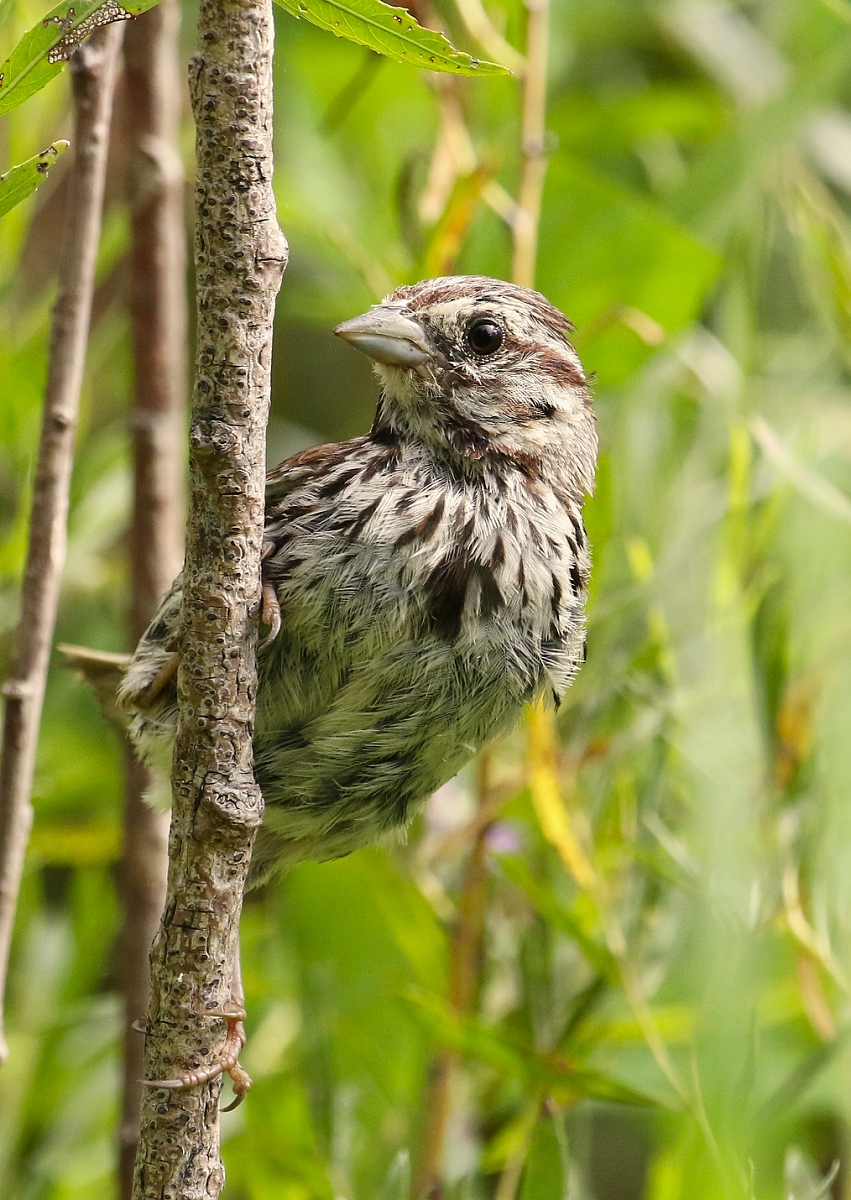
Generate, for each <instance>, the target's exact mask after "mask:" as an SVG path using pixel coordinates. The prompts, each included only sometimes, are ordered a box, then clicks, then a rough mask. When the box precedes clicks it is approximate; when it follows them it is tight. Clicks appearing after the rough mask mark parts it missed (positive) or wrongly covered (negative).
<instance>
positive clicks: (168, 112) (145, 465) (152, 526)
mask: <svg viewBox="0 0 851 1200" xmlns="http://www.w3.org/2000/svg"><path fill="white" fill-rule="evenodd" d="M179 27H180V10H179V8H178V6H177V2H176V0H162V3H160V4H158V5H157V7H156V8H153V9H151V10H150V11H149V12H146V13H143V14H142V16H140V17H139V18H137V20H135V21H131V22H130V23H129V24H128V26H127V29H126V32H125V35H124V86H125V93H124V94H125V103H126V112H127V126H128V135H129V137H128V140H129V142H130V152H131V158H130V179H129V184H130V212H131V228H132V244H131V254H130V260H131V280H130V288H131V291H130V316H131V330H132V339H133V365H134V397H133V462H134V489H133V517H132V522H131V526H130V575H131V608H130V614H129V637H130V643H131V645H133V646H135V645H136V643H137V642H138V640H139V638H140V637H141V635H142V634H143V633H144V631H145V629H146V628H147V626H148V623H149V621H150V620H151V618H152V617H153V616H154V614H155V612H156V610H157V606H158V604H159V602H160V600H161V599H162V597H163V595H164V594H165V592H166V591H167V590H168V588H169V586H170V584H171V581H172V580H173V578H174V577H175V575H176V574H177V573H178V571H179V570H180V565H181V560H182V555H183V514H184V502H183V501H184V497H183V493H184V462H183V453H182V446H183V436H184V432H183V430H184V421H185V415H186V399H187V397H186V391H187V382H188V379H187V362H186V332H187V330H186V326H187V321H186V245H185V240H186V239H185V232H184V213H183V195H184V175H183V165H182V163H181V161H180V155H179V153H178V135H179V128H180V111H181V98H182V86H181V85H182V80H181V77H180V68H179V59H178V44H177V42H178V33H179ZM125 746H126V755H127V774H126V798H125V808H124V851H123V856H122V864H121V895H122V907H123V920H122V929H121V934H120V950H121V985H122V996H123V1002H124V1046H123V1050H124V1053H123V1082H122V1103H121V1123H120V1126H119V1135H118V1136H119V1182H120V1195H121V1197H122V1200H129V1197H130V1195H131V1193H132V1188H133V1165H134V1162H135V1158H136V1147H137V1145H138V1142H139V1109H140V1103H141V1093H142V1085H141V1082H140V1081H141V1077H142V1070H143V1064H142V1057H143V1049H144V1043H143V1042H142V1039H141V1038H140V1037H139V1034H138V1033H137V1032H136V1031H135V1030H134V1029H133V1028H132V1026H133V1022H134V1021H138V1020H140V1018H142V1017H143V1015H144V1014H145V1013H146V1012H147V1011H148V1000H149V994H150V968H149V953H150V949H151V943H152V941H153V938H154V933H155V932H156V928H157V924H158V922H159V919H160V916H161V914H162V910H163V903H164V900H165V888H166V874H167V869H168V818H167V816H166V815H165V814H164V813H160V812H155V811H154V810H153V809H152V808H151V807H150V806H149V805H147V804H146V803H145V802H144V799H143V796H144V794H145V792H146V791H147V790H148V788H149V787H150V783H151V780H150V777H149V772H148V769H147V768H146V767H145V766H143V765H142V764H141V763H140V762H138V761H137V760H136V758H135V757H134V755H133V752H132V750H131V749H130V747H129V745H128V744H127V743H125Z"/></svg>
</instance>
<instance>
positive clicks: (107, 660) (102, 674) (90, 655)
mask: <svg viewBox="0 0 851 1200" xmlns="http://www.w3.org/2000/svg"><path fill="white" fill-rule="evenodd" d="M57 649H58V650H59V652H60V654H63V655H64V656H65V665H66V666H68V667H73V669H74V670H75V671H78V672H79V674H80V675H81V677H82V678H83V679H84V680H85V681H86V683H87V684H88V685H89V687H90V688H91V689H92V691H93V692H94V694H95V699H96V700H97V702H98V704H99V706H100V710H101V712H102V713H103V715H104V717H105V718H106V719H107V721H109V723H110V725H112V726H113V728H114V729H117V730H118V732H119V733H120V734H122V735H123V734H124V733H126V732H127V727H128V725H129V723H130V714H129V713H128V712H127V710H126V709H124V708H122V707H121V706H120V705H119V704H118V701H117V700H116V693H117V692H118V687H119V684H120V683H121V681H122V680H123V678H124V674H125V672H126V670H127V667H128V665H129V663H130V657H131V656H130V655H129V654H111V653H110V652H109V651H108V650H89V649H88V647H87V646H68V645H61V646H57Z"/></svg>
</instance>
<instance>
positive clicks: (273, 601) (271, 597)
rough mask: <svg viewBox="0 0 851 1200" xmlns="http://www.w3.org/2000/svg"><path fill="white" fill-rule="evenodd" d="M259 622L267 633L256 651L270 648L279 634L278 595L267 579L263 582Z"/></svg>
mask: <svg viewBox="0 0 851 1200" xmlns="http://www.w3.org/2000/svg"><path fill="white" fill-rule="evenodd" d="M260 620H261V621H262V622H263V624H264V625H265V626H266V628H267V629H268V630H269V632H268V633H267V634H266V636H265V638H264V639H263V641H262V642H261V643H260V645H259V646H258V647H257V649H258V650H265V649H266V647H267V646H271V644H272V642H274V640H275V638H276V637H277V636H278V634H279V633H280V632H281V606H280V604H279V603H278V594H277V592H276V591H275V585H274V584H273V583H270V582H269V580H268V579H264V580H263V591H262V593H261V599H260Z"/></svg>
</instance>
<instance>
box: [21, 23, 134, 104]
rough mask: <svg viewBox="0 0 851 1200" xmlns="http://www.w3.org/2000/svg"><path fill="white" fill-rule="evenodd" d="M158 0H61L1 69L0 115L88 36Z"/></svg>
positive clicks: (55, 69)
mask: <svg viewBox="0 0 851 1200" xmlns="http://www.w3.org/2000/svg"><path fill="white" fill-rule="evenodd" d="M156 3H157V0H126V3H124V4H119V3H118V0H106V2H105V3H104V0H75V2H74V3H69V2H68V0H62V3H61V4H57V5H56V7H55V8H52V9H51V10H50V12H49V13H48V14H47V16H46V17H43V18H42V20H40V21H39V22H38V24H37V25H34V26H33V27H32V29H30V30H29V31H28V32H27V33H25V34H24V36H23V37H22V38H21V40H20V41H19V42H18V44H17V46H16V47H15V49H14V50H13V51H12V53H11V54H10V55H9V57H8V58H7V59H6V61H5V62H4V63H3V65H2V67H0V115H2V114H3V113H7V112H9V111H10V110H11V109H13V108H17V106H18V105H19V104H22V103H23V102H24V100H28V99H29V97H30V96H32V95H34V94H35V93H36V92H38V91H40V90H41V88H43V87H44V85H45V84H46V83H49V82H50V80H51V79H52V78H53V77H54V75H58V74H59V72H60V71H61V69H62V64H63V63H64V62H67V61H68V59H69V58H70V57H71V55H72V54H73V53H74V51H75V50H76V49H77V47H78V46H79V45H81V43H82V42H84V41H85V40H86V38H87V37H88V36H89V34H91V33H94V31H95V30H96V29H99V28H100V27H101V26H103V25H111V24H112V22H113V21H129V20H130V18H131V17H136V16H138V15H139V13H143V12H145V11H146V10H147V9H149V8H153V7H154V5H155V4H156Z"/></svg>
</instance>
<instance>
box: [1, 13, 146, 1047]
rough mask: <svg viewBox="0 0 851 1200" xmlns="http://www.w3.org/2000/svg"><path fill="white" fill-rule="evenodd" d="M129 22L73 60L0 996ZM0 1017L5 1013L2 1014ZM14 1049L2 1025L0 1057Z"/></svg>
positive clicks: (17, 718) (9, 790)
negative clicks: (70, 144)
mask: <svg viewBox="0 0 851 1200" xmlns="http://www.w3.org/2000/svg"><path fill="white" fill-rule="evenodd" d="M122 32H123V31H122V28H121V26H120V25H112V26H109V27H107V28H106V29H102V30H99V31H98V32H96V33H95V34H94V36H93V37H92V38H91V40H90V41H89V42H88V43H87V44H86V45H84V46H81V47H80V48H79V49H78V50H77V52H76V53H75V54H74V56H73V58H72V59H71V77H72V87H73V95H74V149H75V154H74V161H73V164H72V166H71V178H70V187H69V196H68V210H67V218H66V226H65V244H64V248H63V252H62V261H61V263H60V267H59V284H58V292H57V297H56V305H55V308H54V311H53V325H52V329H51V338H50V358H49V365H48V373H47V386H46V390H45V398H44V413H43V416H42V427H41V440H40V442H39V448H38V460H37V464H36V473H35V484H34V492H33V505H32V513H31V515H30V534H29V545H28V547H27V563H26V571H25V574H24V583H23V589H22V594H21V614H22V616H21V621H20V624H19V626H18V630H17V637H16V648H15V655H14V660H13V665H12V671H11V674H10V676H9V679H8V680H7V681H6V684H5V685H4V687H3V698H4V708H5V723H4V727H3V749H2V762H0V1003H2V1000H3V998H4V997H5V992H6V976H7V971H8V964H9V951H10V947H11V940H12V928H13V925H14V920H15V908H16V906H17V899H18V890H19V888H20V882H21V872H22V870H23V863H24V853H25V851H26V846H27V841H28V839H29V832H30V827H31V825H32V803H31V794H32V784H33V773H34V770H35V755H36V748H37V745H38V730H39V724H40V722H41V711H42V705H43V702H44V689H45V685H46V681H47V669H48V665H49V662H50V647H51V642H52V640H53V631H54V628H55V626H56V609H57V604H58V599H59V584H60V578H61V574H62V567H63V564H64V561H65V548H66V541H67V524H68V495H69V487H70V482H71V467H72V463H73V456H74V437H75V433H76V428H77V413H78V409H79V399H80V389H81V387H82V382H83V368H84V366H85V361H86V342H87V340H88V335H89V322H90V318H91V309H92V294H93V290H94V276H95V262H96V259H97V249H98V242H99V239H100V227H101V210H102V208H103V191H104V179H105V174H106V159H107V152H108V148H109V126H110V118H111V115H112V98H113V92H114V88H115V75H116V64H117V58H118V50H119V47H120V45H121V35H122ZM0 1021H2V1018H0ZM6 1055H7V1047H6V1041H5V1036H4V1032H3V1027H2V1023H0V1062H2V1061H3V1060H4V1059H5V1058H6Z"/></svg>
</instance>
